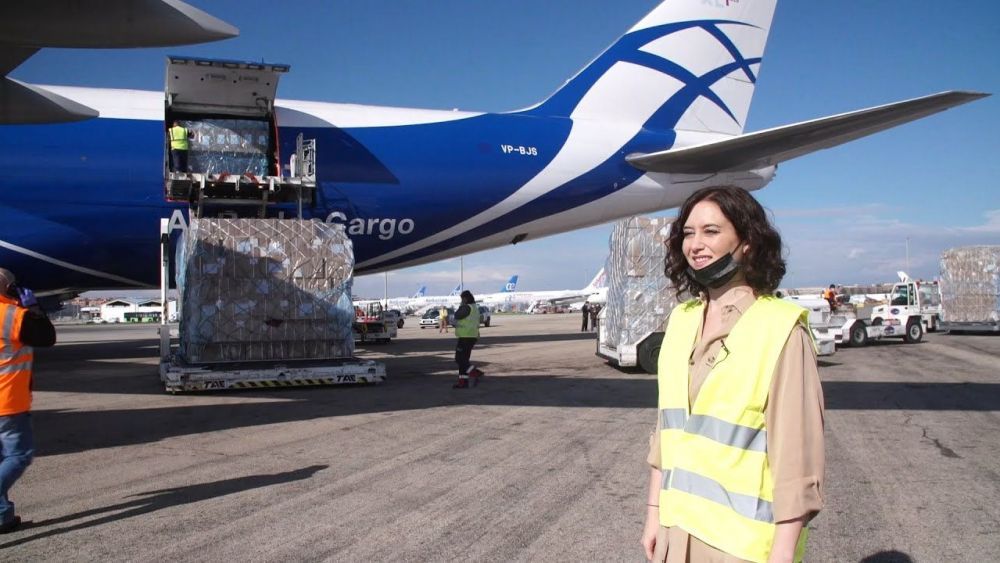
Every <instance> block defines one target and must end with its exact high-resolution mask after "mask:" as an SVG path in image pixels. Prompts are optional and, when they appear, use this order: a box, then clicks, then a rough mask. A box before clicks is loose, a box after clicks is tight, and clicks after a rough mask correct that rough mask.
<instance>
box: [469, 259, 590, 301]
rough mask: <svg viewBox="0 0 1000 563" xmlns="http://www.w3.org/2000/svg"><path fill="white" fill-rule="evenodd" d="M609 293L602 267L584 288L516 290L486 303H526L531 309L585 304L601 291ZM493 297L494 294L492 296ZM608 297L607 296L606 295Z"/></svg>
mask: <svg viewBox="0 0 1000 563" xmlns="http://www.w3.org/2000/svg"><path fill="white" fill-rule="evenodd" d="M602 291H603V292H604V294H605V296H606V295H607V281H606V279H605V275H604V268H601V269H600V271H598V272H597V275H596V276H594V279H592V280H590V283H588V284H587V285H586V286H584V287H583V288H582V289H558V290H550V291H514V292H510V293H506V294H502V295H499V296H497V299H496V300H495V301H492V302H490V301H486V302H485V304H486V305H493V306H513V305H518V304H519V305H525V306H528V308H529V309H532V308H534V307H536V306H544V305H560V306H567V307H568V306H571V305H573V304H577V303H578V304H580V305H583V303H584V301H587V299H589V298H590V297H591V296H597V295H599V294H600V293H601V292H602ZM491 297H492V296H491ZM605 299H606V297H605Z"/></svg>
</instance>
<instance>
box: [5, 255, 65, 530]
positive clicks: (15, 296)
mask: <svg viewBox="0 0 1000 563" xmlns="http://www.w3.org/2000/svg"><path fill="white" fill-rule="evenodd" d="M14 282H15V279H14V274H13V273H11V272H10V270H6V269H4V268H0V534H6V533H9V532H12V531H14V530H16V529H17V528H18V526H20V525H21V517H20V516H18V515H17V513H16V512H15V511H14V503H13V502H11V501H10V498H9V496H8V494H9V492H10V489H11V487H13V486H14V483H15V482H16V481H17V480H18V479H19V478H20V477H21V475H22V474H23V473H24V470H25V469H26V468H27V467H28V465H29V464H30V463H31V460H32V458H33V457H34V453H35V444H34V437H33V435H32V431H31V413H30V412H29V411H30V410H31V367H32V362H33V360H34V353H33V350H32V347H34V346H52V345H53V344H55V342H56V330H55V328H54V327H53V326H52V323H51V322H50V321H49V319H48V317H46V316H45V313H44V312H42V310H41V308H40V307H39V306H38V300H37V299H35V295H34V294H33V293H32V292H31V290H30V289H27V288H19V287H18V286H17V285H15V283H14Z"/></svg>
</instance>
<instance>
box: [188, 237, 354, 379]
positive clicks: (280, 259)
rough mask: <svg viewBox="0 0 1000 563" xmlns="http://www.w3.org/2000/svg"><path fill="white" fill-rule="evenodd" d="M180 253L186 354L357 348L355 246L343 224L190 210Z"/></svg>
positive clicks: (323, 354)
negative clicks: (193, 215)
mask: <svg viewBox="0 0 1000 563" xmlns="http://www.w3.org/2000/svg"><path fill="white" fill-rule="evenodd" d="M177 254H178V259H177V264H178V271H177V285H178V289H179V290H180V294H181V296H182V301H181V324H180V349H179V352H180V357H181V358H182V359H183V360H185V361H187V362H189V363H213V362H238V361H274V360H306V359H331V358H349V357H351V356H353V355H354V337H353V335H352V332H351V326H352V323H353V322H354V306H353V304H352V303H351V281H352V277H351V276H352V273H353V269H354V252H353V248H352V246H351V241H350V239H349V238H348V237H347V235H346V233H345V232H344V229H343V227H342V226H339V225H334V224H327V223H323V222H321V221H315V220H312V221H307V220H290V219H208V218H203V219H192V220H191V224H190V226H189V227H188V230H187V233H186V235H185V237H184V240H183V241H182V243H181V244H179V245H178V251H177Z"/></svg>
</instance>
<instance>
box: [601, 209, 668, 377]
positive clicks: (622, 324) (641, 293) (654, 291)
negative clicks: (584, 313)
mask: <svg viewBox="0 0 1000 563" xmlns="http://www.w3.org/2000/svg"><path fill="white" fill-rule="evenodd" d="M672 221H673V218H672V217H670V218H667V217H632V218H629V219H624V220H622V221H619V222H617V223H615V227H614V229H613V230H612V233H611V238H610V241H609V245H610V253H609V255H608V260H607V263H606V264H605V267H604V271H605V272H607V275H608V302H607V305H606V306H605V309H604V311H603V319H602V320H601V324H600V327H599V329H600V333H599V335H598V355H599V356H601V357H603V358H606V359H609V360H611V361H612V362H614V363H616V364H618V365H620V366H635V365H640V366H641V367H642V368H643V369H644V370H645V371H647V372H649V373H655V372H656V357H657V356H658V355H659V349H660V343H661V342H662V340H663V328H664V324H665V322H666V320H667V317H668V316H669V315H670V311H671V310H673V308H674V306H675V305H677V303H678V301H677V298H676V297H675V296H674V289H673V285H671V283H670V280H669V279H668V278H667V276H666V273H665V272H664V265H665V260H666V245H665V243H666V240H667V237H668V236H669V235H670V224H671V222H672Z"/></svg>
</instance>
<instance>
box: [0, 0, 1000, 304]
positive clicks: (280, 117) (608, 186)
mask: <svg viewBox="0 0 1000 563" xmlns="http://www.w3.org/2000/svg"><path fill="white" fill-rule="evenodd" d="M775 3H776V0H754V1H743V2H725V3H723V2H704V1H702V0H686V1H684V0H669V1H665V2H662V3H661V4H660V5H659V6H657V7H656V8H655V9H653V11H652V12H650V13H649V14H648V15H647V16H646V17H644V18H643V19H642V20H641V21H639V23H637V24H636V25H635V26H634V27H632V28H631V29H630V30H628V32H627V33H626V34H625V35H624V36H622V37H621V38H620V39H618V40H617V41H616V42H615V43H614V44H613V45H612V46H611V47H609V48H608V49H607V50H606V51H604V52H603V53H601V54H600V55H599V56H598V57H597V58H596V59H594V60H593V62H591V63H590V64H589V65H587V66H586V67H585V68H584V69H583V70H581V71H580V72H579V73H578V74H576V75H575V76H573V77H572V78H571V79H570V80H568V81H567V82H566V83H565V84H564V85H563V86H562V87H561V88H559V89H558V90H557V91H556V92H555V93H553V94H552V95H551V96H550V97H549V98H548V99H546V100H544V101H542V102H540V103H538V104H536V105H534V106H532V107H529V108H526V109H522V110H518V111H511V112H509V113H501V114H486V113H473V112H467V111H431V110H417V109H398V108H381V107H367V106H359V105H351V104H334V103H323V102H312V101H295V100H275V99H274V98H273V97H271V96H273V94H274V88H276V86H277V85H276V84H274V85H271V84H270V82H268V85H269V86H271V90H266V89H265V88H263V87H261V86H260V83H261V82H263V80H261V77H262V76H264V77H274V78H275V80H276V77H277V76H278V74H280V73H282V72H284V71H287V70H288V67H284V66H281V65H263V64H259V63H233V62H231V61H226V62H215V63H213V62H211V61H203V60H193V59H187V60H184V59H176V60H172V62H171V65H170V66H169V67H168V69H169V72H168V75H167V90H168V92H169V96H166V101H167V103H166V104H165V103H164V101H165V94H164V92H148V91H146V92H144V91H132V90H102V89H94V88H75V87H57V86H52V87H46V88H47V89H48V91H50V92H54V93H55V94H57V95H59V96H62V97H63V98H65V99H67V100H70V101H72V102H75V103H77V104H81V105H83V106H86V107H88V108H93V109H94V110H96V111H98V112H99V113H100V117H99V118H96V119H90V120H86V121H80V122H77V123H69V124H60V125H19V126H0V186H2V187H0V190H2V196H0V198H2V199H0V224H2V225H3V226H4V228H3V231H2V233H0V264H3V265H4V266H5V267H7V268H9V269H10V270H12V271H14V272H16V273H17V275H18V279H19V281H21V282H23V283H24V284H25V285H26V286H28V287H32V288H35V289H37V290H40V291H41V290H47V291H48V292H49V294H50V295H59V296H69V295H73V294H75V293H77V292H80V291H84V290H87V289H98V288H110V287H126V286H127V287H144V286H145V287H149V286H155V285H156V284H157V283H158V266H159V258H158V256H159V255H158V252H159V245H158V238H157V236H156V234H155V233H156V231H155V228H156V227H155V225H157V224H158V223H159V220H160V219H161V218H168V217H169V218H171V225H172V226H174V227H177V228H184V227H185V226H186V225H187V221H188V219H187V217H186V213H187V211H188V202H187V201H166V200H165V197H164V194H165V183H164V161H165V152H166V151H165V133H166V124H165V123H164V121H165V120H167V121H172V120H173V119H175V118H179V119H183V120H185V122H186V123H188V124H190V127H195V126H198V125H200V124H203V121H204V122H206V123H207V122H208V121H210V118H209V117H208V114H207V113H205V114H199V113H197V112H194V110H193V109H192V108H195V107H199V106H198V105H197V103H195V102H200V103H201V104H202V106H201V107H205V108H208V107H212V108H215V109H216V110H220V108H219V107H218V106H216V105H214V104H215V103H217V102H218V101H219V100H224V99H236V98H238V97H239V96H237V95H236V94H240V95H243V94H244V93H243V91H242V90H240V91H239V92H233V91H231V90H232V89H233V88H236V87H234V86H232V84H233V83H234V82H239V84H238V85H237V87H242V88H246V87H247V84H250V83H251V80H250V78H253V80H256V81H258V82H253V83H254V84H256V86H255V87H254V90H253V94H254V96H253V98H248V99H252V100H253V103H248V104H246V105H245V107H244V106H241V107H240V108H238V109H239V110H240V111H243V112H248V113H247V115H257V114H253V113H252V112H253V111H254V110H258V111H266V112H267V113H264V114H261V115H264V116H265V117H254V118H253V119H244V120H243V121H242V122H241V123H243V122H251V121H254V120H256V122H257V123H256V124H259V122H260V120H261V119H263V120H264V122H265V123H267V125H266V126H265V127H263V128H262V129H261V134H262V135H263V137H262V138H261V146H262V147H264V149H262V150H263V151H264V152H262V153H261V155H262V157H263V158H265V159H266V162H265V168H266V174H265V176H272V177H273V176H281V173H282V170H283V168H284V164H285V163H286V162H287V161H288V155H290V154H292V153H294V152H296V149H297V147H298V144H297V136H299V135H300V134H301V135H302V136H303V138H304V139H315V140H316V145H315V146H316V147H317V151H316V152H315V161H314V165H315V167H314V172H315V175H314V178H315V192H314V193H311V194H310V198H309V201H308V202H307V204H306V205H305V206H304V207H303V209H302V210H301V212H302V216H303V217H306V218H317V219H321V220H324V221H327V222H331V223H337V224H342V225H344V226H345V228H346V229H347V233H348V234H349V235H350V236H351V238H352V240H353V246H354V251H355V257H356V269H355V272H356V273H359V274H360V273H374V272H380V271H385V270H392V269H396V268H401V267H405V266H412V265H416V264H422V263H427V262H433V261H437V260H441V259H444V258H448V257H453V256H459V255H462V254H468V253H472V252H476V251H479V250H485V249H488V248H494V247H498V246H502V245H506V244H512V243H518V242H521V241H523V240H528V239H534V238H539V237H543V236H547V235H552V234H556V233H562V232H566V231H570V230H574V229H579V228H582V227H588V226H592V225H596V224H601V223H605V222H608V221H611V220H614V219H618V218H622V217H627V216H631V215H636V214H646V213H653V212H656V211H660V210H663V209H668V208H672V207H676V206H677V205H679V204H680V203H681V202H682V201H683V200H684V199H685V198H686V197H687V196H688V195H689V194H690V193H692V192H693V191H694V190H697V189H699V188H702V187H706V186H718V185H735V186H741V187H743V188H746V189H749V190H756V189H760V188H762V187H764V186H765V185H767V183H768V182H770V180H771V179H772V178H773V176H774V173H775V170H776V166H777V165H778V163H780V162H783V161H785V160H788V159H791V158H794V157H797V156H801V155H804V154H808V153H811V152H813V151H817V150H821V149H825V148H829V147H832V146H835V145H839V144H841V143H844V142H847V141H850V140H853V139H857V138H859V137H863V136H865V135H869V134H871V133H875V132H877V131H881V130H884V129H887V128H890V127H894V126H896V125H899V124H902V123H906V122H908V121H912V120H915V119H918V118H921V117H924V116H927V115H931V114H933V113H937V112H939V111H942V110H945V109H947V108H950V107H953V106H956V105H960V104H963V103H966V102H970V101H973V100H975V99H978V98H981V97H983V96H985V95H986V94H980V93H974V92H945V93H941V94H936V95H931V96H927V97H923V98H917V99H913V100H909V101H904V102H898V103H894V104H889V105H884V106H879V107H874V108H870V109H865V110H860V111H855V112H851V113H844V114H840V115H835V116H832V117H825V118H821V119H814V120H811V121H805V122H801V123H796V124H794V125H787V126H783V127H776V128H773V129H768V130H764V131H757V132H753V133H744V131H743V128H744V124H745V123H746V118H747V113H748V111H749V108H750V101H751V97H752V95H753V91H754V87H755V85H756V82H757V77H758V73H759V71H760V65H761V61H762V60H763V55H764V45H765V42H766V39H767V35H768V31H769V29H770V25H771V19H772V15H773V12H774V9H775ZM53 17H59V14H54V15H53ZM57 23H59V24H61V25H65V23H66V22H65V21H62V22H57ZM5 45H6V44H5ZM13 54H14V53H12V52H11V51H10V47H8V46H3V47H0V55H7V56H8V58H10V57H12V56H13ZM2 59H3V57H0V60H2ZM20 60H22V59H19V60H18V61H17V62H15V66H16V64H17V63H19V61H20ZM831 64H835V61H834V63H831ZM227 65H228V66H227ZM6 70H9V69H6ZM175 70H176V71H177V73H176V74H175V72H174V71H175ZM181 71H183V72H186V73H188V74H186V75H185V76H183V77H182V76H181ZM198 72H201V73H202V74H201V75H200V76H201V77H202V79H201V82H199V81H198V79H197V78H194V79H193V80H191V81H190V82H185V81H184V79H185V77H186V78H192V77H196V76H198V75H197V74H196V73H198ZM254 73H257V74H254ZM178 77H181V78H178ZM213 77H222V79H219V80H216V79H215V78H213ZM227 77H232V78H233V79H234V80H232V81H230V80H228V79H227ZM243 77H247V80H246V81H244V80H243ZM175 79H176V80H175ZM206 80H207V81H206ZM189 84H193V85H194V86H189ZM199 84H200V85H203V86H204V85H215V86H209V87H207V88H208V89H207V90H202V89H200V88H201V86H198V85H199ZM189 87H190V88H192V89H186V88H189ZM213 87H214V88H215V90H212V89H211V88H213ZM231 94H232V95H231ZM245 94H246V95H247V96H249V90H248V91H247V92H246V93H245ZM199 96H200V97H199ZM213 96H215V97H213ZM182 101H186V102H187V103H191V104H194V105H188V106H183V107H186V108H187V109H183V107H182V106H181V105H179V104H180V102H182ZM165 107H166V111H165ZM222 109H225V108H222ZM206 111H207V110H206ZM216 117H217V116H216ZM237 121H238V120H237ZM211 126H212V127H214V128H216V129H219V128H220V127H221V128H224V127H225V125H224V124H220V123H212V124H211ZM223 133H225V131H223ZM236 137H237V138H239V135H236ZM221 138H223V139H229V138H231V136H230V135H225V134H223V135H222V137H221ZM209 140H211V139H209ZM195 172H198V171H197V170H196V171H195ZM206 176H208V175H207V174H206ZM220 176H223V177H222V178H221V180H225V179H226V177H225V175H220ZM239 178H241V177H237V179H239ZM209 179H211V178H209ZM254 180H259V177H252V178H251V179H250V181H254ZM265 184H266V182H265ZM237 186H239V184H237ZM258 187H259V185H258ZM234 205H235V204H234ZM216 210H217V211H221V209H219V208H218V207H216ZM267 211H268V213H270V214H272V215H276V214H279V213H281V214H284V215H285V216H294V215H295V214H296V213H297V212H298V208H297V206H296V205H295V204H293V203H284V204H277V205H274V206H272V207H270V208H269V209H268V210H267ZM452 217H456V218H459V219H454V220H450V219H448V218H452Z"/></svg>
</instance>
